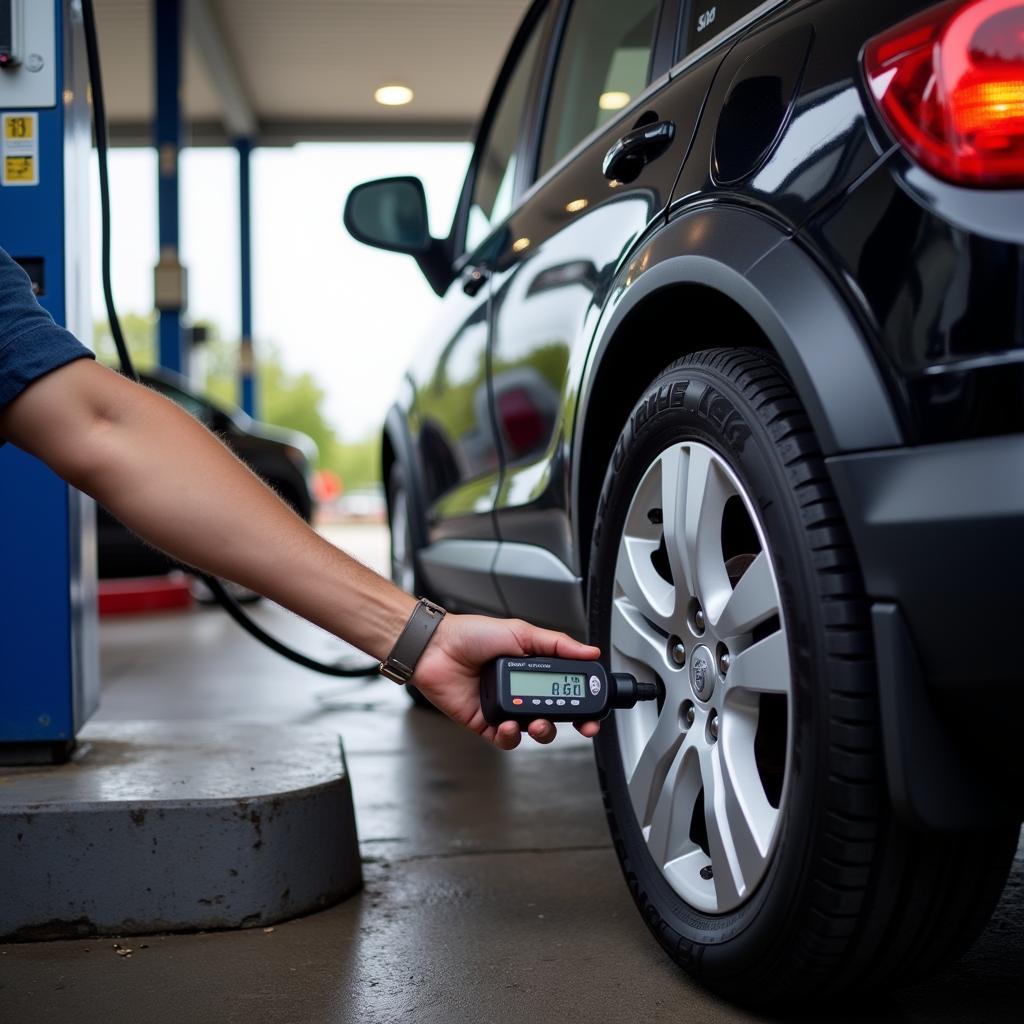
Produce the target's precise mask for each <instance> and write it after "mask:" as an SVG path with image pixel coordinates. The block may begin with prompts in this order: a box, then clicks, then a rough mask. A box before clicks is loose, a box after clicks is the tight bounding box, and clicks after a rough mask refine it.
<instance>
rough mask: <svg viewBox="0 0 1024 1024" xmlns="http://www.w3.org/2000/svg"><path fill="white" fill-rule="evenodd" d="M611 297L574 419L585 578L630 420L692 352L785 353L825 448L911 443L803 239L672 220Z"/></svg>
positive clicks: (742, 221) (719, 217)
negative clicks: (601, 502)
mask: <svg viewBox="0 0 1024 1024" xmlns="http://www.w3.org/2000/svg"><path fill="white" fill-rule="evenodd" d="M610 294H612V295H616V294H618V295H619V296H620V297H619V298H618V300H617V301H615V302H614V304H612V305H610V306H609V307H608V308H607V309H606V311H605V314H604V316H603V317H602V319H601V321H600V323H599V325H598V328H597V331H596V333H595V341H594V343H593V344H592V346H591V350H590V353H589V356H588V361H587V368H586V371H585V374H584V379H583V384H582V387H581V391H580V398H579V405H578V410H577V414H576V419H575V425H574V444H573V451H574V453H575V457H574V458H573V462H572V494H573V498H574V504H573V508H574V511H575V514H574V533H575V539H576V544H577V551H578V552H579V556H580V569H581V571H582V574H583V576H584V578H585V577H586V573H587V571H588V565H589V558H590V552H589V545H587V544H586V538H588V537H589V536H590V535H591V532H592V529H593V525H594V519H595V514H596V507H597V501H598V498H599V496H600V492H601V487H602V485H603V481H604V476H605V472H606V470H607V467H608V463H609V461H610V459H611V455H612V451H613V450H614V447H615V443H616V441H617V439H618V437H619V434H620V432H621V430H622V427H623V425H624V424H625V422H626V417H627V416H628V414H629V412H630V410H631V409H632V408H633V405H634V403H635V402H636V400H637V398H638V397H639V395H640V394H642V392H643V389H644V387H646V385H647V384H649V383H650V382H651V380H653V379H654V377H655V376H656V375H657V374H658V373H659V372H660V371H661V370H663V369H664V368H665V367H666V366H668V365H669V364H670V363H671V362H673V361H674V360H676V359H678V358H680V357H681V356H685V355H688V354H689V353H691V352H696V351H699V350H700V349H703V348H709V347H720V346H722V345H736V346H737V347H740V346H745V347H754V348H761V349H765V350H769V351H772V352H774V353H775V354H776V355H777V356H778V357H779V359H780V361H781V362H782V364H783V366H784V367H785V369H786V372H787V373H788V374H789V376H790V377H791V379H792V380H793V384H794V386H795V388H796V391H797V393H798V395H799V396H800V399H801V401H802V402H803V404H804V407H805V408H806V409H807V411H808V415H809V416H810V419H811V422H812V424H813V426H814V429H815V432H816V434H817V436H818V440H819V442H820V444H821V448H822V451H823V453H824V454H825V455H831V454H837V453H840V452H850V451H861V450H867V449H877V448H888V447H895V446H897V445H899V444H901V443H902V441H903V436H902V430H901V429H900V425H899V422H898V419H897V415H896V412H895V409H894V407H893V404H892V402H891V399H890V396H889V394H888V391H887V389H886V386H885V383H884V381H883V379H882V376H881V374H880V373H879V370H878V367H877V365H876V363H875V361H874V357H873V356H872V354H871V351H870V348H869V345H868V342H867V340H866V338H865V337H864V335H863V332H862V331H861V329H860V328H859V326H858V324H857V323H856V321H855V319H854V317H853V315H852V314H851V311H850V309H849V308H848V306H847V304H846V302H845V301H844V300H843V298H842V297H841V296H840V295H839V294H838V292H837V291H836V290H835V288H834V287H833V285H832V284H831V282H830V281H829V280H828V278H827V277H826V276H825V274H824V272H823V271H822V270H821V268H820V267H819V266H818V265H817V263H816V262H815V261H814V260H813V259H812V257H811V256H810V255H809V254H808V253H807V252H806V251H805V250H804V249H803V248H802V246H801V245H800V244H799V242H797V241H796V240H795V239H793V238H791V237H789V236H787V235H786V234H785V233H783V232H782V231H781V230H780V229H779V228H777V227H776V226H774V225H772V224H770V223H769V222H767V221H766V220H764V219H763V218H762V217H760V216H757V215H755V214H753V213H750V212H747V211H744V210H739V209H735V208H721V207H719V208H705V209H702V210H698V211H695V212H691V213H688V214H685V215H682V216H679V217H677V218H675V219H674V220H670V221H669V222H668V223H667V224H666V226H665V227H664V228H662V229H661V231H659V232H658V233H657V234H656V235H654V236H653V237H652V238H651V239H650V240H649V241H648V242H647V243H646V245H644V246H643V247H642V248H641V249H640V250H639V251H638V254H637V256H636V258H635V259H634V260H633V261H632V262H631V263H630V264H629V265H628V266H627V267H625V268H624V269H623V270H622V272H621V276H620V280H619V281H618V282H616V284H615V285H614V286H613V288H612V289H611V292H610ZM584 452H585V453H586V457H585V458H584V457H582V453H584Z"/></svg>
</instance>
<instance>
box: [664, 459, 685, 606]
mask: <svg viewBox="0 0 1024 1024" xmlns="http://www.w3.org/2000/svg"><path fill="white" fill-rule="evenodd" d="M658 461H659V466H660V470H661V512H662V531H663V534H664V538H665V550H666V552H667V554H668V565H669V569H670V570H671V572H672V580H673V583H674V584H675V595H674V596H675V603H676V608H675V614H676V615H677V616H678V613H679V612H680V611H681V610H682V609H685V607H686V604H687V598H688V596H689V594H690V593H692V590H691V589H690V576H689V570H688V563H687V560H686V552H685V551H684V550H683V536H684V533H685V522H684V520H685V517H686V479H687V472H688V467H689V454H688V453H687V451H686V449H685V448H683V446H682V445H675V446H674V447H672V448H669V449H668V451H664V452H662V453H661V458H660V459H659V460H658ZM680 606H681V607H680Z"/></svg>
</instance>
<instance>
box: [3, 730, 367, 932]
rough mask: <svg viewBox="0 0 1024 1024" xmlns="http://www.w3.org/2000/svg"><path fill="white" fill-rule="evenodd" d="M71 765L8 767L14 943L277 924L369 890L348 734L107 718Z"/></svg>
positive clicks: (6, 817) (6, 903) (7, 870)
mask: <svg viewBox="0 0 1024 1024" xmlns="http://www.w3.org/2000/svg"><path fill="white" fill-rule="evenodd" d="M80 739H81V740H82V743H81V746H80V750H79V753H78V755H77V756H76V757H75V759H73V761H72V762H71V763H70V764H68V765H62V766H58V767H48V768H20V769H0V893H2V898H0V937H2V938H5V939H8V940H10V939H14V940H19V939H20V940H38V939H43V938H72V937H80V936H83V935H93V934H114V935H129V934H143V933H150V932H159V931H193V930H202V929H213V928H238V927H243V928H244V927H251V926H255V925H268V924H272V923H273V922H275V921H281V920H284V919H286V918H289V917H294V916H297V915H299V914H304V913H308V912H309V911H312V910H317V909H319V908H322V907H325V906H328V905H330V904H331V903H335V902H337V901H339V900H341V899H343V898H344V897H345V896H347V895H350V894H351V893H353V892H354V891H356V890H357V889H358V888H359V886H360V885H361V882H362V871H361V864H360V858H359V845H358V838H357V834H356V824H355V813H354V811H353V807H352V793H351V787H350V783H349V777H348V772H347V770H346V767H345V763H344V754H343V752H342V750H341V746H340V741H339V740H338V738H337V737H333V736H331V735H329V734H326V735H325V734H324V733H323V732H321V731H318V730H311V729H306V728H301V727H287V728H285V727H282V728H272V727H267V726H257V725H241V724H233V723H210V722H153V723H141V722H118V723H93V724H91V725H89V726H88V727H87V728H86V729H85V730H83V733H82V736H81V737H80Z"/></svg>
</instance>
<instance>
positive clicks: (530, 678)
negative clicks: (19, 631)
mask: <svg viewBox="0 0 1024 1024" xmlns="http://www.w3.org/2000/svg"><path fill="white" fill-rule="evenodd" d="M509 685H510V688H511V690H512V693H514V694H518V695H521V696H523V697H583V696H585V695H586V679H585V678H584V677H583V676H581V675H567V674H563V673H561V672H510V673H509Z"/></svg>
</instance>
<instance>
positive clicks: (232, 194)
mask: <svg viewBox="0 0 1024 1024" xmlns="http://www.w3.org/2000/svg"><path fill="white" fill-rule="evenodd" d="M469 152H470V147H469V146H468V145H467V144H464V143H429V144H427V143H420V144H411V143H337V144H324V143H317V144H312V143H311V144H306V145H301V146H295V147H292V148H286V149H285V148H282V149H262V150H257V151H256V153H255V154H254V156H253V168H252V170H253V334H254V337H255V341H256V351H257V358H258V356H259V345H260V342H261V341H262V342H267V341H270V342H273V343H274V344H275V345H276V346H277V348H278V349H279V350H280V352H281V354H282V357H283V359H284V362H285V365H286V366H287V367H288V368H289V369H290V370H293V371H300V370H309V371H311V372H312V373H313V375H314V377H315V378H316V380H317V382H318V383H319V384H320V386H321V387H323V388H324V390H325V391H326V392H327V401H326V408H325V412H326V414H327V416H328V418H329V419H330V420H331V421H332V422H333V424H334V425H335V426H336V427H337V428H338V429H339V430H340V432H341V434H342V436H343V437H344V438H346V439H349V440H351V439H354V438H356V437H360V436H363V435H365V434H367V433H369V432H372V431H374V430H376V429H377V427H378V426H379V425H380V423H381V421H382V420H383V417H384V414H385V412H386V410H387V407H388V406H389V405H390V403H391V401H392V399H393V398H394V395H395V391H396V389H397V386H398V381H399V378H400V376H401V374H402V372H403V371H404V369H405V368H406V366H407V365H408V363H409V361H410V358H411V355H412V352H413V349H414V347H415V345H416V342H417V340H418V339H419V338H420V336H421V332H422V330H423V325H424V323H425V322H426V321H427V320H428V319H429V318H430V317H431V316H432V314H433V313H434V310H435V308H436V305H437V302H438V300H437V298H436V297H435V296H434V293H433V292H432V291H431V290H430V287H429V286H428V285H427V283H426V281H425V280H424V279H423V277H422V275H421V274H420V272H419V270H418V268H417V267H416V264H415V263H414V262H413V261H412V259H411V258H409V257H407V256H400V255H397V254H394V253H386V252H380V251H378V250H375V249H370V248H368V247H367V246H364V245H361V244H359V243H358V242H355V241H354V240H353V239H352V238H350V237H349V235H348V233H347V232H346V231H345V229H344V227H343V226H342V223H341V211H342V208H343V206H344V202H345V197H346V195H347V194H348V192H349V189H351V188H352V186H353V185H356V184H358V183H359V182H361V181H365V180H367V179H369V178H383V177H388V176H390V175H395V174H416V175H418V176H419V177H420V178H421V179H422V180H423V183H424V186H425V188H426V192H427V199H428V202H429V205H430V219H431V228H432V231H433V233H434V234H435V235H445V234H447V233H448V228H449V226H450V224H451V218H452V213H453V210H454V208H455V202H456V200H457V198H458V193H459V189H460V187H461V185H462V178H463V175H464V173H465V167H466V163H467V161H468V159H469ZM237 175H238V162H237V158H236V156H235V153H234V151H233V150H224V149H194V150H185V151H184V152H183V154H182V163H181V196H182V210H181V255H182V261H183V262H184V263H185V265H186V266H187V267H188V269H189V311H188V316H189V317H190V318H191V319H194V320H211V321H214V322H215V323H217V324H218V325H219V327H220V328H221V331H222V332H223V334H224V336H225V337H227V338H236V337H237V336H238V333H239V321H240V314H239V296H238V185H237ZM93 177H94V179H95V168H94V175H93ZM110 183H111V206H112V224H113V232H112V245H113V250H112V265H113V278H114V297H115V300H116V301H117V305H118V309H119V311H120V312H121V313H122V314H123V313H128V312H136V313H144V312H146V311H148V310H150V309H152V306H153V265H154V264H155V263H156V259H157V236H156V212H157V211H156V156H155V154H154V153H153V151H152V150H149V149H130V150H120V149H119V150H114V151H113V152H112V153H111V154H110ZM98 204H99V200H98V190H97V188H96V185H95V180H94V187H93V213H92V224H93V240H94V246H93V250H94V251H93V257H92V271H93V288H92V303H93V318H94V319H101V318H102V317H103V315H104V314H103V293H102V290H101V287H100V280H99V231H98V228H99V205H98Z"/></svg>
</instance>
